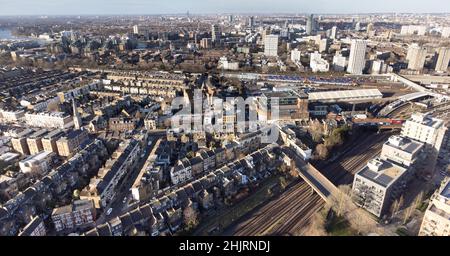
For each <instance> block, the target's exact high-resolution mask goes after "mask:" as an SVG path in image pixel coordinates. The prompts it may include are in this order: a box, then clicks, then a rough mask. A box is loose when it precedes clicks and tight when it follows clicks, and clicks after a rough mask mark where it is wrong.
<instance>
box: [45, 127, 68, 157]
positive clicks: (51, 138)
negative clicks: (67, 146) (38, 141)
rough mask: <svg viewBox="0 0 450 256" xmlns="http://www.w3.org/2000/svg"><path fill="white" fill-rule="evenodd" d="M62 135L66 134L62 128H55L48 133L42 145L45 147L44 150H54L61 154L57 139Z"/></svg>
mask: <svg viewBox="0 0 450 256" xmlns="http://www.w3.org/2000/svg"><path fill="white" fill-rule="evenodd" d="M62 136H64V132H63V131H62V130H60V129H56V130H53V131H51V132H49V133H47V134H46V135H45V136H44V137H43V138H42V146H43V148H44V151H47V152H53V153H55V154H57V155H59V152H58V146H57V145H56V141H58V140H59V138H61V137H62Z"/></svg>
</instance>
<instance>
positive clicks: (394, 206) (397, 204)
mask: <svg viewBox="0 0 450 256" xmlns="http://www.w3.org/2000/svg"><path fill="white" fill-rule="evenodd" d="M400 199H402V198H400ZM400 199H396V200H395V201H394V202H393V203H392V205H391V217H392V218H394V217H395V216H397V214H398V211H399V210H400V207H402V201H401V200H400Z"/></svg>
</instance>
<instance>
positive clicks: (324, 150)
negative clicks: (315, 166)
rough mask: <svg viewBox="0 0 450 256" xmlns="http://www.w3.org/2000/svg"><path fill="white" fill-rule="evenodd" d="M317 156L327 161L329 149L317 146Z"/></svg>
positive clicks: (320, 145)
mask: <svg viewBox="0 0 450 256" xmlns="http://www.w3.org/2000/svg"><path fill="white" fill-rule="evenodd" d="M316 154H317V157H318V158H319V159H321V160H325V159H327V158H328V154H329V153H328V148H327V147H326V146H325V145H324V144H318V145H317V146H316Z"/></svg>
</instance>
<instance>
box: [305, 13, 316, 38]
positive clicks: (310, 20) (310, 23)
mask: <svg viewBox="0 0 450 256" xmlns="http://www.w3.org/2000/svg"><path fill="white" fill-rule="evenodd" d="M315 30H316V26H315V20H314V15H313V14H311V15H309V16H308V17H307V19H306V34H307V35H314V34H315V32H316V31H315Z"/></svg>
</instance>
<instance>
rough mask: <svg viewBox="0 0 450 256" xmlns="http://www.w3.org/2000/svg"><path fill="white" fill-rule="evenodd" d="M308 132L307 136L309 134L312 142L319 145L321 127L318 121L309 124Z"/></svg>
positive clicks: (321, 134)
mask: <svg viewBox="0 0 450 256" xmlns="http://www.w3.org/2000/svg"><path fill="white" fill-rule="evenodd" d="M308 132H309V134H311V137H312V139H313V140H314V142H316V143H319V142H321V141H322V137H323V125H322V124H321V123H320V121H319V120H317V119H315V120H312V121H310V122H309V128H308Z"/></svg>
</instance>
